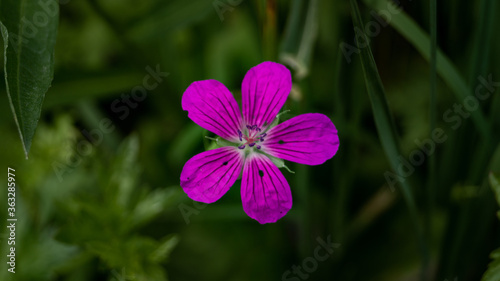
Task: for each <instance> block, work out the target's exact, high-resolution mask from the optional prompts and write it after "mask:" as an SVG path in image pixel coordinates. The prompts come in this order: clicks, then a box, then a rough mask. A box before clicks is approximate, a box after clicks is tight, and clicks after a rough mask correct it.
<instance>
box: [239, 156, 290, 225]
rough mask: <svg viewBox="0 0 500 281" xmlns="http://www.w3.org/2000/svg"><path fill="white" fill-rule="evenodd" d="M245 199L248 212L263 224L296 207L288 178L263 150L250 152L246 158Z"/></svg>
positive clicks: (243, 195)
mask: <svg viewBox="0 0 500 281" xmlns="http://www.w3.org/2000/svg"><path fill="white" fill-rule="evenodd" d="M241 201H242V202H243V210H244V211H245V213H247V215H248V216H249V217H251V218H253V219H255V220H257V221H258V222H259V223H261V224H264V223H271V222H276V221H277V220H278V219H280V218H281V217H283V216H284V215H285V214H286V213H287V212H288V211H289V210H290V209H291V208H292V193H291V191H290V186H289V185H288V182H287V181H286V179H285V177H284V176H283V174H282V173H281V172H280V170H279V169H278V168H277V167H276V166H275V165H274V164H273V163H272V162H271V160H269V158H268V157H266V156H265V155H263V154H260V153H253V154H250V155H249V156H248V158H247V159H246V161H245V166H244V167H243V178H242V180H241Z"/></svg>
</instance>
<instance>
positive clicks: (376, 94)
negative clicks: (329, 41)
mask: <svg viewBox="0 0 500 281" xmlns="http://www.w3.org/2000/svg"><path fill="white" fill-rule="evenodd" d="M351 6H352V13H353V15H352V20H353V23H354V27H355V28H359V29H360V30H363V26H364V25H363V21H362V19H361V14H360V12H359V8H358V4H357V1H356V0H351ZM365 36H366V35H365ZM356 38H357V40H356V44H357V45H358V48H359V49H360V57H361V65H362V67H363V75H364V77H365V82H366V90H367V92H368V95H369V97H370V102H371V105H372V109H373V117H374V119H375V125H376V127H377V132H378V134H379V138H380V142H381V144H382V147H383V149H384V152H385V154H386V156H387V159H388V160H389V163H390V166H391V168H392V169H393V170H394V171H398V166H399V165H400V161H399V158H400V155H401V151H400V145H399V137H398V135H397V133H396V128H395V125H394V120H393V119H392V115H391V112H390V110H389V106H388V104H387V99H386V95H385V90H384V86H383V84H382V80H381V79H380V75H379V73H378V70H377V66H376V64H375V60H374V58H373V54H372V51H371V48H370V46H369V45H368V44H366V42H368V38H363V40H364V41H365V42H364V43H365V44H366V46H364V47H361V45H360V43H361V42H359V41H358V39H359V37H358V36H357V37H356ZM400 183H401V188H402V192H403V197H404V199H405V201H406V204H407V206H408V209H409V211H410V217H411V220H412V221H413V223H414V225H415V229H416V232H417V236H418V238H419V243H420V250H421V254H422V259H423V261H424V263H426V261H427V255H428V254H427V253H428V250H427V246H426V243H425V239H424V234H423V230H422V227H421V225H420V223H419V218H418V212H417V207H416V204H415V199H414V197H413V194H412V191H411V187H410V184H409V183H408V179H405V180H400Z"/></svg>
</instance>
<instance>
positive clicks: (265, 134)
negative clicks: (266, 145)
mask: <svg viewBox="0 0 500 281" xmlns="http://www.w3.org/2000/svg"><path fill="white" fill-rule="evenodd" d="M259 136H260V137H261V138H263V137H265V136H267V133H262V134H260V135H259Z"/></svg>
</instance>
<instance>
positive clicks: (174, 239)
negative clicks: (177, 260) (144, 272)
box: [151, 235, 179, 263]
mask: <svg viewBox="0 0 500 281" xmlns="http://www.w3.org/2000/svg"><path fill="white" fill-rule="evenodd" d="M178 243H179V236H177V235H170V236H167V237H166V238H164V239H163V242H161V243H160V245H159V246H158V248H157V249H156V250H155V251H154V252H153V253H151V259H152V260H153V262H156V263H160V262H163V261H165V259H166V258H168V256H169V255H170V253H171V252H172V250H173V249H174V248H175V246H177V244H178Z"/></svg>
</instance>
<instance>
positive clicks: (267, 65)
mask: <svg viewBox="0 0 500 281" xmlns="http://www.w3.org/2000/svg"><path fill="white" fill-rule="evenodd" d="M291 89H292V76H291V74H290V71H289V70H288V69H287V68H286V67H285V66H284V65H282V64H279V63H275V62H269V61H266V62H263V63H261V64H258V65H256V66H254V67H252V68H251V69H250V70H249V71H248V72H247V73H246V75H245V77H244V79H243V83H242V85H241V94H242V106H243V118H244V121H245V122H246V124H247V125H257V127H259V128H262V127H264V124H266V125H267V124H270V123H271V122H272V121H273V120H274V118H275V117H276V115H277V114H278V112H279V111H280V109H281V108H282V107H283V105H284V104H285V101H286V99H287V97H288V94H289V93H290V90H291Z"/></svg>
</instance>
